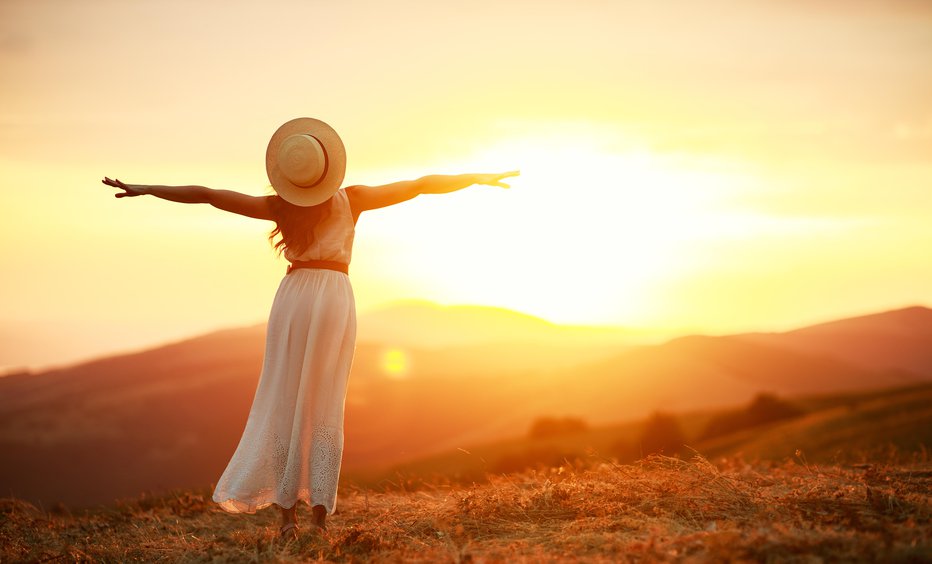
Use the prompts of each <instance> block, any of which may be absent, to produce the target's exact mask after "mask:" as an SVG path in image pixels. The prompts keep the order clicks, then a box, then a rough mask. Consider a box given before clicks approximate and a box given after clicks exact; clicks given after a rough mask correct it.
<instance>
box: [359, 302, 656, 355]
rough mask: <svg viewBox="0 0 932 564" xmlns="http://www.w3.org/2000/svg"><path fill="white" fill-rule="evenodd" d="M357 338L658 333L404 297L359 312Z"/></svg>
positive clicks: (404, 340)
mask: <svg viewBox="0 0 932 564" xmlns="http://www.w3.org/2000/svg"><path fill="white" fill-rule="evenodd" d="M359 337H360V339H361V340H364V341H371V342H377V343H394V344H397V345H402V346H413V347H419V348H439V347H458V346H465V345H487V344H501V343H511V342H514V343H536V344H541V345H551V344H557V345H562V346H565V345H574V346H577V345H586V346H593V345H605V344H611V345H620V344H622V343H632V342H644V340H645V339H647V340H649V339H652V338H654V339H656V337H657V334H656V333H651V332H649V331H644V330H632V329H624V328H620V327H590V326H576V325H557V324H554V323H550V322H549V321H546V320H544V319H541V318H539V317H534V316H533V315H527V314H525V313H519V312H516V311H512V310H509V309H504V308H497V307H488V306H474V305H454V306H441V305H438V304H435V303H432V302H427V301H405V302H399V303H396V304H393V305H391V306H388V307H385V308H382V309H378V310H375V311H371V312H368V313H365V314H363V315H361V316H360V335H359Z"/></svg>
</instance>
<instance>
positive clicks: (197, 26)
mask: <svg viewBox="0 0 932 564" xmlns="http://www.w3.org/2000/svg"><path fill="white" fill-rule="evenodd" d="M273 4H274V6H275V7H274V8H270V7H269V6H267V5H261V6H260V5H259V4H249V3H234V4H232V5H229V6H227V5H224V8H223V9H222V10H218V9H217V7H218V6H219V4H211V3H204V4H201V3H197V4H193V5H192V4H190V3H186V2H178V1H167V2H159V3H120V2H110V1H106V0H86V1H82V2H68V3H61V2H51V1H21V0H11V1H8V2H4V3H2V5H0V69H2V71H3V76H4V88H3V91H2V92H0V179H2V184H3V191H2V193H0V206H2V209H3V210H4V221H3V222H2V224H0V236H2V237H0V260H2V262H3V264H4V276H3V279H2V281H0V311H2V312H3V317H2V319H0V336H3V337H4V338H3V339H0V341H2V342H3V343H4V344H3V345H2V347H3V348H2V349H0V353H2V354H0V367H6V368H14V367H18V366H31V365H47V364H54V363H57V362H63V361H65V360H74V359H78V358H88V357H93V356H95V355H99V354H104V353H106V352H113V351H117V350H125V349H127V348H137V347H144V346H149V345H151V344H154V343H158V342H162V341H165V340H171V339H178V338H181V337H184V336H189V335H193V334H197V333H200V332H203V331H207V330H212V329H217V328H222V327H231V326H238V325H247V324H253V323H259V322H261V321H263V320H264V319H265V317H266V315H267V313H268V309H269V305H270V303H271V299H272V296H273V294H274V291H275V288H276V286H277V284H278V281H279V280H280V278H281V275H282V273H283V271H284V261H283V260H282V259H280V258H276V257H275V256H274V254H273V253H272V252H271V250H270V248H269V245H268V243H267V241H266V240H265V238H266V235H267V234H268V231H269V230H270V228H271V225H268V224H267V223H266V222H261V221H255V220H249V219H245V218H240V217H233V216H228V215H224V214H222V213H219V212H217V211H216V210H212V209H208V208H206V207H203V206H188V207H185V206H179V205H177V204H171V203H167V202H160V201H155V200H153V199H149V198H137V199H133V200H132V201H123V200H116V199H114V198H113V197H112V193H111V191H108V190H107V189H106V188H104V187H102V186H101V185H100V184H99V179H100V178H101V177H103V176H105V175H108V176H111V177H117V178H121V179H123V180H125V181H129V182H152V183H164V184H187V183H193V184H203V185H207V186H211V187H215V188H228V189H234V190H239V191H242V192H246V193H249V194H254V195H260V194H266V193H268V188H267V187H268V180H267V178H266V177H265V171H264V168H263V156H264V151H265V147H266V143H267V142H268V138H269V136H270V134H271V132H273V131H274V130H275V128H276V127H277V126H278V125H280V124H281V123H282V122H284V121H285V120H287V119H291V118H293V117H296V116H299V115H314V116H317V117H320V118H323V119H325V120H326V121H328V122H329V123H331V124H332V125H333V126H334V127H335V128H336V129H337V130H338V131H339V132H340V134H341V136H342V138H343V139H344V142H345V143H346V146H347V151H348V155H349V164H348V172H347V178H346V182H347V183H348V184H352V183H366V184H381V183H386V182H392V181H395V180H400V179H408V178H416V177H418V176H421V175H426V174H432V173H458V172H467V171H470V172H471V171H500V170H501V171H503V170H512V169H520V170H521V176H520V177H518V178H515V179H513V180H514V181H513V183H512V184H513V187H512V189H511V190H507V191H505V190H500V189H494V188H489V187H477V188H474V189H470V190H466V191H463V192H460V193H456V194H453V195H449V196H422V197H419V198H417V199H415V200H413V201H411V202H409V203H405V204H403V205H400V206H397V207H395V208H391V209H386V210H378V211H373V212H370V213H366V214H364V215H363V217H362V219H361V220H360V222H359V224H358V226H357V236H356V246H355V250H354V260H353V265H352V267H351V272H352V280H353V285H354V288H355V291H356V299H357V305H358V307H359V310H360V312H361V313H362V314H364V313H365V312H367V311H372V310H375V309H378V308H382V307H385V306H387V305H388V304H391V303H394V302H396V301H399V300H410V299H421V300H429V301H433V302H436V303H440V304H479V305H488V306H496V307H501V308H508V309H513V310H517V311H520V312H524V313H528V314H532V315H536V316H540V317H543V318H545V319H546V320H549V321H552V322H558V323H572V324H603V325H614V326H628V327H643V328H653V329H661V330H664V331H668V332H669V334H679V333H682V332H696V331H699V332H713V333H714V332H719V333H723V332H737V331H749V330H779V329H788V328H792V327H796V326H799V325H802V324H806V323H813V322H818V321H822V320H825V319H831V318H837V317H839V316H843V315H854V314H859V313H864V312H870V311H876V310H881V309H885V308H895V307H901V306H904V305H910V304H928V303H932V262H930V261H929V260H928V258H927V256H926V255H927V253H926V252H924V249H926V248H930V247H932V221H930V220H929V219H930V218H929V213H930V212H929V210H930V209H932V191H930V190H929V186H930V185H932V161H930V157H929V156H930V155H932V110H930V107H929V104H928V100H930V99H932V75H930V73H929V72H928V69H929V68H932V7H930V5H929V4H928V3H923V2H911V1H905V0H904V1H896V2H889V3H870V2H856V3H855V4H856V5H857V6H858V8H857V9H849V6H848V5H847V4H845V3H819V5H818V6H810V5H807V4H800V3H786V2H776V1H771V0H754V1H751V2H735V1H732V0H709V1H707V2H696V3H689V4H687V5H684V4H683V3H680V2H655V3H643V2H616V3H609V4H602V3H592V2H582V3H572V4H571V3H548V4H547V5H546V7H539V9H534V10H530V11H529V10H528V9H527V6H526V5H524V4H522V3H509V4H507V5H504V6H503V5H500V3H494V2H485V1H480V2H478V3H476V4H475V5H474V6H471V9H470V10H469V11H466V12H464V11H462V10H459V9H456V8H455V7H453V6H452V5H449V6H448V5H446V4H443V3H439V4H438V3H426V2H403V3H401V4H396V3H393V4H391V5H386V4H383V3H378V2H349V3H317V2H315V3H292V2H280V3H273ZM673 12H675V13H676V14H677V17H676V18H671V17H670V14H671V13H673ZM309 21H314V22H326V25H321V26H320V27H319V28H315V32H314V33H308V32H307V27H306V22H309ZM143 24H144V25H143ZM556 37H559V38H560V40H559V41H555V40H554V39H553V38H556ZM516 337H520V336H516ZM49 343H52V344H51V345H50V344H49ZM393 362H394V361H393ZM391 366H394V367H397V366H400V365H399V364H391ZM388 367H389V364H386V371H387V372H389V373H391V372H392V370H395V369H394V368H393V369H389V368H388ZM402 372H403V371H402V370H400V369H399V371H398V372H396V373H395V374H401V373H402Z"/></svg>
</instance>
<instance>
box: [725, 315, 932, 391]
mask: <svg viewBox="0 0 932 564" xmlns="http://www.w3.org/2000/svg"><path fill="white" fill-rule="evenodd" d="M740 337H741V338H744V339H748V340H751V341H754V342H758V343H763V344H767V345H771V346H776V347H781V348H786V349H790V350H794V351H799V352H802V353H806V354H816V355H823V356H830V357H833V358H837V359H839V360H843V361H845V362H848V363H850V364H853V365H855V366H860V367H862V368H866V369H890V368H894V369H900V370H903V371H907V372H912V373H915V374H921V375H923V376H925V377H926V378H929V379H932V309H929V308H927V307H919V306H916V307H909V308H905V309H900V310H895V311H888V312H883V313H875V314H872V315H864V316H860V317H853V318H850V319H843V320H840V321H831V322H828V323H820V324H818V325H813V326H810V327H804V328H802V329H797V330H795V331H789V332H787V333H752V334H747V335H741V336H740Z"/></svg>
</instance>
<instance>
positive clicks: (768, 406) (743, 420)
mask: <svg viewBox="0 0 932 564" xmlns="http://www.w3.org/2000/svg"><path fill="white" fill-rule="evenodd" d="M802 413H803V411H802V410H801V409H799V408H798V407H796V406H795V405H793V404H791V403H789V402H786V401H784V400H781V399H780V398H778V397H777V396H776V395H774V394H768V393H761V394H758V395H757V396H755V397H754V399H753V400H751V404H750V405H748V406H747V407H746V408H744V409H742V410H741V411H735V412H731V413H724V414H722V415H719V416H717V417H713V418H712V420H711V421H709V424H708V425H706V428H705V431H703V433H702V438H704V439H707V438H711V437H718V436H721V435H727V434H728V433H734V432H736V431H740V430H742V429H749V428H751V427H757V426H758V425H764V424H767V423H772V422H774V421H782V420H784V419H792V418H793V417H798V416H799V415H801V414H802Z"/></svg>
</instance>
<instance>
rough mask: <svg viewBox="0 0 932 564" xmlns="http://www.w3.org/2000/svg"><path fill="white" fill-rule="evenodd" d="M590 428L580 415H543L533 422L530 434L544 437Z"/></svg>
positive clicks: (539, 437) (538, 437) (536, 437)
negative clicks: (560, 416)
mask: <svg viewBox="0 0 932 564" xmlns="http://www.w3.org/2000/svg"><path fill="white" fill-rule="evenodd" d="M587 429H589V426H588V425H586V422H585V421H583V420H582V419H580V418H578V417H563V418H556V417H541V418H539V419H537V420H535V421H534V423H532V424H531V430H530V431H529V432H528V436H529V437H530V438H532V439H543V438H547V437H556V436H559V435H569V434H572V433H580V432H582V431H586V430H587Z"/></svg>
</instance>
